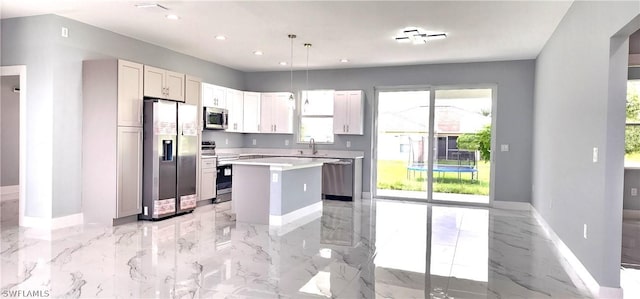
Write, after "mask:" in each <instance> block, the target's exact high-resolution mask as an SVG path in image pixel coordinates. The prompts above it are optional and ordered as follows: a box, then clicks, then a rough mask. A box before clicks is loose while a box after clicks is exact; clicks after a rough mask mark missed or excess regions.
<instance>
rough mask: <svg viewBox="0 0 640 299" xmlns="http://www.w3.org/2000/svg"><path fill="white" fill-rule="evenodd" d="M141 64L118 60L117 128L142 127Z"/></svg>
mask: <svg viewBox="0 0 640 299" xmlns="http://www.w3.org/2000/svg"><path fill="white" fill-rule="evenodd" d="M142 78H143V66H142V64H139V63H135V62H129V61H125V60H118V108H117V109H118V126H128V127H142V99H143V79H142Z"/></svg>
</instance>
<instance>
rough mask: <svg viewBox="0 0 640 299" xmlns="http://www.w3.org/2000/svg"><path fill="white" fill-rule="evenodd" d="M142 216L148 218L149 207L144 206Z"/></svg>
mask: <svg viewBox="0 0 640 299" xmlns="http://www.w3.org/2000/svg"><path fill="white" fill-rule="evenodd" d="M144 215H145V216H148V215H149V207H147V206H144Z"/></svg>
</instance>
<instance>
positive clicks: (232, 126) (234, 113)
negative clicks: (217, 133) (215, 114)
mask: <svg viewBox="0 0 640 299" xmlns="http://www.w3.org/2000/svg"><path fill="white" fill-rule="evenodd" d="M226 102H227V110H229V127H228V128H227V132H243V124H244V123H243V118H244V117H243V111H244V107H243V105H244V104H243V94H242V91H240V90H235V89H227V99H226Z"/></svg>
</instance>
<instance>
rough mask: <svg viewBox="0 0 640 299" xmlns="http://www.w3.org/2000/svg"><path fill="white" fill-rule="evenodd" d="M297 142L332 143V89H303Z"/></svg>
mask: <svg viewBox="0 0 640 299" xmlns="http://www.w3.org/2000/svg"><path fill="white" fill-rule="evenodd" d="M300 103H301V105H300V106H301V109H300V110H301V112H300V134H299V137H298V141H299V142H305V143H306V142H309V140H310V139H311V138H313V140H314V141H315V142H318V143H333V90H303V91H302V98H301V99H300Z"/></svg>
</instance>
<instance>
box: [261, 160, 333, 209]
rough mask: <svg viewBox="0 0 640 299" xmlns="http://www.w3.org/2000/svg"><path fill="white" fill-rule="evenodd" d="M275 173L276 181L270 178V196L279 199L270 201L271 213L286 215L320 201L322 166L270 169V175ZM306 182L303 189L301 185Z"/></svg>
mask: <svg viewBox="0 0 640 299" xmlns="http://www.w3.org/2000/svg"><path fill="white" fill-rule="evenodd" d="M274 174H277V175H278V176H279V177H280V180H279V181H278V182H275V183H274V182H273V181H271V180H270V196H271V198H278V199H280V200H276V201H271V202H270V203H271V204H270V206H269V213H270V214H271V215H280V216H282V215H286V214H288V213H291V212H293V211H296V210H298V209H302V208H304V207H307V206H309V205H312V204H315V203H318V202H320V201H322V195H321V194H322V167H321V166H319V167H310V168H301V169H293V170H285V171H281V170H271V176H270V177H273V175H274ZM304 184H307V190H306V191H304V188H303V185H304Z"/></svg>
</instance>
